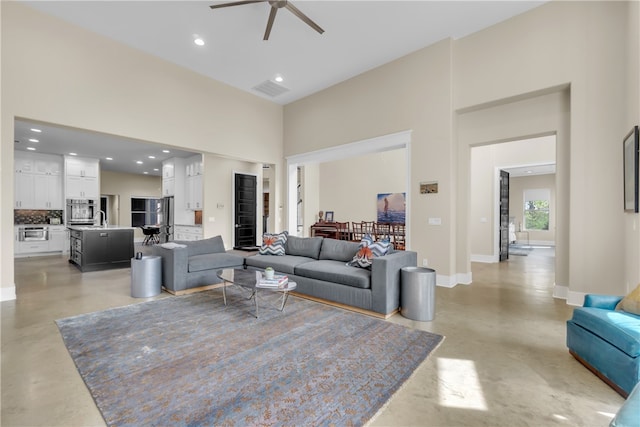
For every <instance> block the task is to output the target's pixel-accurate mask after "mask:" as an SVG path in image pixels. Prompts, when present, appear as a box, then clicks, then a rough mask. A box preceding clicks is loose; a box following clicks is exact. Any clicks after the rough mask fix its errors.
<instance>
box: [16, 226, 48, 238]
mask: <svg viewBox="0 0 640 427" xmlns="http://www.w3.org/2000/svg"><path fill="white" fill-rule="evenodd" d="M18 240H19V241H21V242H36V241H47V240H49V228H48V227H39V226H34V227H19V228H18Z"/></svg>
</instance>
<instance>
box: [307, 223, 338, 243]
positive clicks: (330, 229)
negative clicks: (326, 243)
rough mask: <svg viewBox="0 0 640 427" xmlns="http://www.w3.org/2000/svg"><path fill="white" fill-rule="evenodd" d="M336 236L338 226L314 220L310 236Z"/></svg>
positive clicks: (333, 237)
mask: <svg viewBox="0 0 640 427" xmlns="http://www.w3.org/2000/svg"><path fill="white" fill-rule="evenodd" d="M316 236H320V237H330V238H332V239H337V238H338V227H337V226H336V225H334V224H332V223H330V222H316V223H315V224H313V225H312V226H311V237H316Z"/></svg>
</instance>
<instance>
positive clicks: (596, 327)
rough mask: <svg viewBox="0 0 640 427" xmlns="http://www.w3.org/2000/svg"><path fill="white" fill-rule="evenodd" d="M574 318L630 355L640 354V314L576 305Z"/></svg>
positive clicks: (574, 320) (585, 327)
mask: <svg viewBox="0 0 640 427" xmlns="http://www.w3.org/2000/svg"><path fill="white" fill-rule="evenodd" d="M572 320H573V322H574V323H575V324H577V325H579V326H581V327H583V328H584V329H586V330H588V331H590V332H591V333H593V334H595V335H597V336H599V337H600V338H602V339H603V340H605V341H607V342H610V343H611V344H613V345H614V346H616V347H618V348H619V349H620V350H622V351H623V352H625V353H626V354H628V355H629V356H631V357H637V356H639V355H640V316H636V315H635V314H631V313H626V312H624V311H615V310H604V309H602V308H593V307H576V308H575V309H574V310H573V318H572Z"/></svg>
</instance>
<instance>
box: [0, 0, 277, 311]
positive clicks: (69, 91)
mask: <svg viewBox="0 0 640 427" xmlns="http://www.w3.org/2000/svg"><path fill="white" fill-rule="evenodd" d="M0 8H1V18H2V28H1V31H2V58H1V59H2V65H1V72H2V75H1V78H2V106H1V107H2V111H1V113H0V114H1V124H2V130H1V132H2V133H1V141H2V142H1V143H2V145H1V148H0V156H1V171H0V174H1V179H2V186H1V187H2V189H1V190H0V191H2V193H1V194H0V196H1V198H2V207H1V209H0V210H1V211H2V215H1V218H0V221H1V224H0V231H1V234H2V245H0V247H1V248H2V252H0V258H1V261H0V264H1V272H0V279H1V283H0V284H1V287H0V290H1V291H2V293H1V295H0V298H2V299H6V298H12V297H14V295H15V293H14V270H13V258H12V253H13V239H12V235H13V234H12V232H11V230H12V229H13V220H12V219H13V215H12V208H13V198H14V197H13V133H14V130H13V121H14V118H15V117H21V118H27V119H32V120H40V121H44V122H49V123H54V124H60V125H64V126H70V127H75V128H81V129H88V130H92V131H98V132H104V133H110V134H113V135H122V136H126V137H130V138H136V139H140V140H144V141H151V142H158V143H162V144H167V145H170V146H176V147H181V148H187V149H189V150H192V151H198V152H207V153H213V154H218V155H222V156H226V157H231V158H237V159H245V160H247V161H250V162H256V163H260V164H261V163H272V164H276V165H281V164H282V158H283V156H282V107H281V106H279V105H276V104H273V103H271V102H269V101H266V100H264V99H261V98H258V97H256V96H253V95H251V94H248V93H246V92H242V91H239V90H237V89H234V88H232V87H230V86H227V85H224V84H222V83H219V82H216V81H213V80H211V79H209V78H206V77H204V76H202V75H200V74H197V73H194V72H191V71H188V70H186V69H184V68H181V67H179V66H177V65H175V64H171V63H169V62H166V61H164V60H161V59H159V58H156V57H153V56H151V55H147V54H144V53H141V52H140V51H137V50H135V49H133V48H129V47H126V46H123V45H121V44H119V43H117V42H115V41H113V40H111V39H107V38H105V37H102V36H99V35H96V34H93V33H90V32H88V31H86V30H83V29H81V28H79V27H75V26H73V25H70V24H67V23H65V22H63V21H60V20H58V19H56V18H53V17H50V16H48V15H45V14H41V13H39V12H37V11H34V10H32V9H30V8H28V7H27V6H24V5H22V4H20V3H18V2H0ZM247 123H251V126H247ZM277 180H278V182H276V183H275V185H276V186H278V187H281V185H282V182H281V180H282V177H278V178H277ZM210 184H213V185H217V183H216V182H213V181H212V182H211V183H210ZM205 185H206V184H205ZM210 188H211V187H210ZM224 191H225V192H226V191H228V190H226V189H225V190H224ZM206 200H207V198H206V197H205V203H206ZM210 206H211V205H209V206H208V207H206V208H205V211H204V212H203V216H204V217H205V218H206V217H208V216H210V214H209V213H208V212H207V211H208V210H209V209H210ZM213 206H214V207H215V204H214V205H213ZM227 213H228V212H227ZM276 213H277V212H276ZM229 222H230V220H229V219H228V220H227V225H229ZM216 224H217V223H216ZM208 230H209V225H208V224H207V225H205V233H207V232H208ZM225 232H226V234H227V235H228V234H230V231H228V230H225ZM226 243H228V242H226ZM5 288H6V289H5Z"/></svg>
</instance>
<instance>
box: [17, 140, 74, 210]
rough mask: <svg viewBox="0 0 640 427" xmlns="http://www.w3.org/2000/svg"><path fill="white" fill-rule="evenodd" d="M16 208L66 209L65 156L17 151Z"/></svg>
mask: <svg viewBox="0 0 640 427" xmlns="http://www.w3.org/2000/svg"><path fill="white" fill-rule="evenodd" d="M15 158H16V168H15V171H16V173H15V205H14V206H15V207H16V208H18V209H46V210H54V209H55V210H61V209H63V200H64V199H63V197H62V176H61V175H60V171H61V169H62V157H60V156H53V155H49V154H40V153H18V152H16V154H15Z"/></svg>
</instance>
